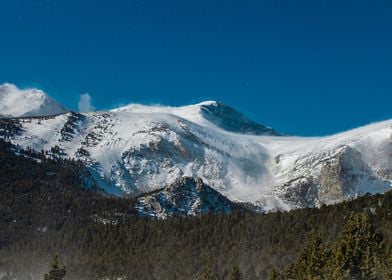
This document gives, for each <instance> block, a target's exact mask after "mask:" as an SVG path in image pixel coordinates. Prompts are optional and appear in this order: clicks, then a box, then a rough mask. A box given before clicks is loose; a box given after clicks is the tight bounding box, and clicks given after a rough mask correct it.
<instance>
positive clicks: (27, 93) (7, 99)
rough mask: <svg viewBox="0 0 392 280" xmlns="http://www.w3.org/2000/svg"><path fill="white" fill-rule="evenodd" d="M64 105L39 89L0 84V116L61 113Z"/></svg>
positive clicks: (64, 109)
mask: <svg viewBox="0 0 392 280" xmlns="http://www.w3.org/2000/svg"><path fill="white" fill-rule="evenodd" d="M66 111H68V110H67V109H66V108H65V107H63V106H62V105H61V104H59V103H58V102H57V101H55V100H54V99H53V98H51V97H50V96H48V95H47V94H46V93H44V92H43V91H42V90H39V89H19V88H18V87H17V86H15V85H13V84H9V83H5V84H2V85H0V117H33V116H50V115H57V114H62V113H65V112H66Z"/></svg>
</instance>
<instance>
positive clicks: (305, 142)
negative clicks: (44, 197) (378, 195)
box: [0, 101, 392, 211]
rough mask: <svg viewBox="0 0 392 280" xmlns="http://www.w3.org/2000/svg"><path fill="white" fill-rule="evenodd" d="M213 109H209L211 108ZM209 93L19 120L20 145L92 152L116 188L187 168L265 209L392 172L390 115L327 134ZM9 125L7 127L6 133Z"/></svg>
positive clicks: (127, 189) (385, 183)
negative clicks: (259, 117) (238, 107)
mask: <svg viewBox="0 0 392 280" xmlns="http://www.w3.org/2000/svg"><path fill="white" fill-rule="evenodd" d="M206 115H208V116H206ZM240 116H243V115H242V114H240V113H238V112H237V111H235V110H234V109H232V108H230V107H228V106H226V105H223V104H221V103H217V102H213V101H209V102H203V103H200V104H196V105H191V106H184V107H162V106H143V105H129V106H125V107H121V108H118V109H115V110H111V111H102V112H92V113H83V114H76V113H66V114H62V115H58V116H53V117H47V118H24V119H20V120H18V121H19V123H20V125H21V130H20V131H19V133H15V134H13V135H8V136H7V137H9V138H10V140H11V141H12V142H13V143H15V144H19V145H21V146H24V147H26V146H30V147H33V148H34V149H37V150H41V149H44V150H50V149H51V148H53V147H55V146H58V149H56V151H57V152H58V153H59V155H61V156H69V157H75V158H77V159H80V160H83V161H84V162H86V163H87V164H88V165H89V167H90V168H91V170H92V173H93V174H94V176H95V177H96V179H97V180H98V181H100V182H101V186H102V187H103V188H105V189H106V190H107V191H108V192H111V193H114V194H117V195H123V194H130V195H140V194H143V193H145V192H150V191H153V190H157V189H161V188H163V187H165V186H167V185H169V184H172V183H174V182H176V180H178V179H179V178H181V177H183V176H188V177H199V178H201V179H202V180H203V181H204V182H205V183H206V184H207V185H209V186H211V187H212V188H214V189H215V190H216V191H218V192H220V193H222V194H223V195H224V196H225V197H227V198H228V199H231V200H234V201H240V202H251V203H254V204H256V205H257V206H258V207H259V209H260V210H261V211H271V210H276V209H284V210H289V209H293V208H297V207H313V206H318V205H321V204H323V203H326V204H329V203H335V202H339V201H342V200H344V199H349V198H352V197H355V196H357V195H362V194H364V193H366V192H370V193H375V192H384V191H386V190H388V189H390V188H391V182H392V175H391V174H392V121H385V122H380V123H376V124H372V125H369V126H366V127H362V128H359V129H355V130H352V131H348V132H345V133H341V134H337V135H333V136H328V137H320V138H303V137H286V136H275V135H278V134H277V133H276V132H275V131H274V130H272V129H270V128H268V127H266V126H262V125H257V124H255V123H253V122H251V121H249V120H248V119H246V118H245V117H243V118H242V117H240ZM0 135H1V133H0Z"/></svg>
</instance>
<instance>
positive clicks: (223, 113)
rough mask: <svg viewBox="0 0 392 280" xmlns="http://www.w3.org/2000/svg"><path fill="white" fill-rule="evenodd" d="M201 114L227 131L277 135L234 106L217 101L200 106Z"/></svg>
mask: <svg viewBox="0 0 392 280" xmlns="http://www.w3.org/2000/svg"><path fill="white" fill-rule="evenodd" d="M201 112H202V114H203V116H204V117H205V118H206V119H207V120H209V121H211V122H212V123H214V124H216V125H217V126H218V127H221V128H223V129H225V130H227V131H232V132H236V133H242V134H252V135H275V136H277V135H279V133H278V132H276V131H275V130H273V129H272V128H270V127H267V126H264V125H261V124H258V123H256V122H254V121H252V120H250V119H248V118H247V117H246V116H245V115H243V114H241V113H240V112H238V111H237V110H235V109H234V108H232V107H230V106H227V105H224V104H222V103H219V102H212V103H210V104H204V105H202V106H201Z"/></svg>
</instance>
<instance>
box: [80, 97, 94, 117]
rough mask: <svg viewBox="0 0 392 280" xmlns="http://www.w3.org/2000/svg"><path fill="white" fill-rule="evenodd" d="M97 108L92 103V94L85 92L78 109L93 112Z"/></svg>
mask: <svg viewBox="0 0 392 280" xmlns="http://www.w3.org/2000/svg"><path fill="white" fill-rule="evenodd" d="M94 110H95V108H94V106H93V105H91V96H90V94H88V93H84V94H81V95H80V99H79V102H78V111H79V112H81V113H83V112H91V111H94Z"/></svg>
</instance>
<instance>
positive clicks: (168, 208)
mask: <svg viewBox="0 0 392 280" xmlns="http://www.w3.org/2000/svg"><path fill="white" fill-rule="evenodd" d="M240 209H241V208H240V207H239V206H238V205H236V204H235V203H233V202H231V201H230V200H228V199H227V198H226V197H224V196H223V195H221V194H220V193H219V192H217V191H215V190H214V189H212V188H211V187H209V186H207V185H205V184H204V183H203V181H202V180H201V179H200V178H191V177H183V178H179V179H177V180H176V181H175V182H174V183H172V184H171V185H169V186H167V187H165V188H164V189H162V190H158V191H155V192H153V193H149V194H147V195H143V196H142V197H139V198H138V199H137V211H138V213H139V215H141V216H150V217H157V218H166V217H168V216H197V215H201V214H207V213H222V214H228V213H231V212H233V211H236V210H237V211H238V210H240Z"/></svg>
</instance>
